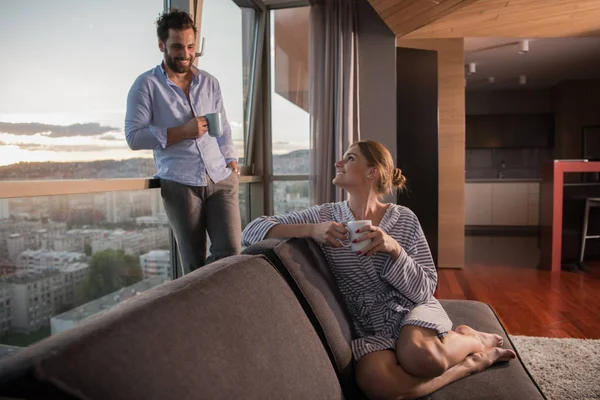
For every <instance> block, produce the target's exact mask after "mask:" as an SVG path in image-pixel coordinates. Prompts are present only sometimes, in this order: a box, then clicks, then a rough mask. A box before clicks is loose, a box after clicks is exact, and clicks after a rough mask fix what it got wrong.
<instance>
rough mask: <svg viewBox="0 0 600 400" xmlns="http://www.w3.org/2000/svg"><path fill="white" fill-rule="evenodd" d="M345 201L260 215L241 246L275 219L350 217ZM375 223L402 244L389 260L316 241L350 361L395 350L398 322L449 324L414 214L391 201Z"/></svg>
mask: <svg viewBox="0 0 600 400" xmlns="http://www.w3.org/2000/svg"><path fill="white" fill-rule="evenodd" d="M353 220H354V216H353V214H352V212H351V211H350V207H349V206H348V202H347V201H343V202H339V203H327V204H323V205H320V206H314V207H311V208H309V209H306V210H302V211H296V212H293V213H291V214H286V215H276V216H273V217H266V216H265V217H260V218H257V219H255V220H254V221H252V222H251V223H249V224H248V225H247V226H246V228H245V229H244V231H243V233H242V243H243V244H244V245H246V246H248V245H252V244H254V243H256V242H259V241H261V240H263V239H264V238H265V236H266V234H267V232H268V231H269V230H270V229H271V228H272V227H273V226H275V225H277V224H317V223H322V222H327V221H336V222H338V223H347V222H349V221H353ZM379 228H380V229H381V230H383V231H384V232H386V233H387V234H388V235H390V236H391V237H392V238H394V239H395V240H396V241H397V242H398V243H399V244H400V246H401V247H402V251H401V253H400V257H398V259H397V260H395V261H394V260H393V259H392V257H391V256H389V255H388V254H385V253H375V254H374V255H373V256H370V257H367V256H364V255H357V254H356V253H355V252H354V251H352V250H351V249H350V247H340V248H335V247H331V246H325V245H321V249H322V251H323V252H324V254H325V256H326V258H327V261H328V262H329V266H330V267H331V269H332V271H333V274H334V276H335V279H336V282H337V285H338V287H339V289H340V292H341V293H342V296H343V298H344V300H345V302H346V305H347V307H348V310H349V311H350V314H351V316H352V322H353V327H354V336H355V338H354V340H353V341H352V343H351V347H352V353H353V356H354V358H355V359H356V360H358V359H360V358H361V357H362V356H364V355H365V354H368V353H370V352H373V351H379V350H386V349H395V348H396V342H397V340H398V336H399V334H400V330H401V328H402V327H403V326H404V325H416V326H419V327H422V328H429V329H433V330H435V331H436V332H437V334H438V336H439V337H440V338H441V337H444V336H445V335H447V333H448V331H449V330H450V329H451V328H452V322H451V321H450V319H449V318H448V315H447V314H446V312H445V311H444V309H443V308H442V306H441V305H440V303H439V302H438V301H437V300H436V299H435V298H434V297H433V292H434V290H435V288H436V284H437V273H436V270H435V266H434V264H433V259H432V257H431V252H430V250H429V246H428V244H427V241H426V239H425V236H424V235H423V231H422V229H421V225H420V224H419V221H418V219H417V217H416V215H415V214H414V213H413V212H412V211H411V210H410V209H408V208H406V207H403V206H399V205H395V204H391V205H390V206H389V207H388V209H387V210H386V212H385V214H384V216H383V218H382V219H381V222H380V224H379Z"/></svg>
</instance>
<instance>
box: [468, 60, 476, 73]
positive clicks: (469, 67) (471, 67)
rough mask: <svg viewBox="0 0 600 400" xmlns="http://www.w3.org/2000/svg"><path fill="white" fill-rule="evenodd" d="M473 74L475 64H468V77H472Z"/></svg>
mask: <svg viewBox="0 0 600 400" xmlns="http://www.w3.org/2000/svg"><path fill="white" fill-rule="evenodd" d="M475 72H477V68H476V67H475V63H469V65H468V70H467V74H468V75H473V74H474V73H475Z"/></svg>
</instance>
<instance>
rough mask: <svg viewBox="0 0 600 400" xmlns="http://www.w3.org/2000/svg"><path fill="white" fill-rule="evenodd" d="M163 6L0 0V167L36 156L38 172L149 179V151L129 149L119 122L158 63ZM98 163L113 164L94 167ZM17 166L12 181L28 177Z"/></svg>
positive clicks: (139, 1) (132, 0) (140, 0)
mask: <svg viewBox="0 0 600 400" xmlns="http://www.w3.org/2000/svg"><path fill="white" fill-rule="evenodd" d="M162 8H163V1H162V0H102V1H91V2H90V1H75V0H54V1H45V0H32V1H26V2H23V1H6V2H2V5H0V42H1V48H2V53H3V54H4V55H5V57H4V61H3V63H2V73H0V87H2V95H1V96H0V166H2V165H11V164H15V163H19V162H35V163H37V164H35V165H29V166H23V168H29V169H36V170H37V172H35V179H57V178H71V177H73V175H77V176H78V177H83V178H96V177H119V176H122V175H127V176H130V177H134V176H136V177H137V176H148V175H147V174H146V172H149V171H145V170H144V169H140V168H139V165H141V164H144V163H145V161H143V160H150V158H149V157H151V154H152V153H151V152H150V151H137V152H133V151H131V150H130V149H129V148H128V146H127V144H126V142H125V137H124V133H123V126H124V118H125V107H126V98H127V92H128V91H129V88H130V87H131V85H132V83H133V81H134V80H135V78H136V77H137V76H138V75H139V74H141V73H143V72H145V71H147V70H149V69H151V68H153V67H154V66H156V65H157V64H158V63H159V62H160V60H161V53H160V52H159V50H158V45H157V39H156V26H155V24H154V22H155V21H156V18H157V17H158V15H159V13H160V12H161V11H162ZM134 158H136V159H143V160H137V161H135V162H134V161H133V160H131V159H134ZM127 159H129V161H124V160H127ZM96 160H112V161H111V162H110V163H105V164H102V165H99V164H95V165H94V167H91V166H89V164H88V163H89V162H91V161H96ZM150 161H151V160H150ZM58 162H61V164H58ZM62 163H65V164H62ZM98 167H102V168H98ZM18 170H19V168H18V167H15V168H13V169H11V171H12V172H14V174H15V176H16V179H28V178H30V176H24V175H23V173H22V171H18ZM84 172H85V174H87V175H84ZM80 175H83V176H80ZM4 178H6V175H4V176H3V179H4ZM31 178H33V176H31Z"/></svg>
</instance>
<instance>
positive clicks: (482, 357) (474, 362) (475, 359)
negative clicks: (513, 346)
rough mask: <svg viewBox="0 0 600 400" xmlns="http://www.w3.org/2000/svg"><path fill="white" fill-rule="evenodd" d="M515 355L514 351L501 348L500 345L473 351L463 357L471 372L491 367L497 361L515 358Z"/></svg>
mask: <svg viewBox="0 0 600 400" xmlns="http://www.w3.org/2000/svg"><path fill="white" fill-rule="evenodd" d="M516 357H517V355H516V354H515V352H514V351H512V350H509V349H502V348H500V347H493V348H491V349H486V350H484V351H482V352H479V353H473V354H471V355H469V356H467V358H466V359H465V362H466V363H467V365H468V367H469V368H470V369H471V371H472V372H473V373H475V372H481V371H483V370H484V369H486V368H489V367H491V366H492V365H494V364H496V363H497V362H502V361H510V360H512V359H513V358H516Z"/></svg>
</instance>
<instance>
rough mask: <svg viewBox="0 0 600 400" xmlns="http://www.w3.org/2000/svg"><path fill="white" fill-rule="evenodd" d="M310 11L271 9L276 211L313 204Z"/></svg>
mask: <svg viewBox="0 0 600 400" xmlns="http://www.w3.org/2000/svg"><path fill="white" fill-rule="evenodd" d="M309 12H310V7H298V8H287V9H280V10H272V11H271V27H270V28H271V38H270V43H271V53H270V56H271V57H270V58H271V82H270V83H271V132H272V153H273V175H274V180H276V182H274V184H273V209H274V212H276V213H279V212H290V211H294V210H297V209H302V208H306V207H307V206H308V183H307V180H308V174H309V148H310V144H309V143H310V114H309V109H308V101H309V75H308V72H309V70H308V66H309V62H308V21H309ZM290 176H295V177H296V178H298V176H305V177H306V179H307V180H306V181H298V180H288V178H289V177H290Z"/></svg>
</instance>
